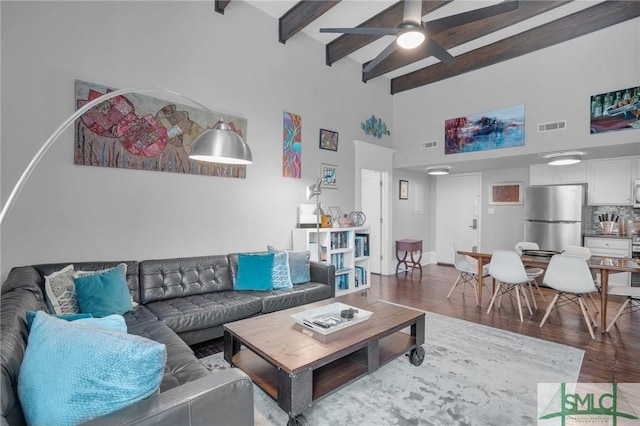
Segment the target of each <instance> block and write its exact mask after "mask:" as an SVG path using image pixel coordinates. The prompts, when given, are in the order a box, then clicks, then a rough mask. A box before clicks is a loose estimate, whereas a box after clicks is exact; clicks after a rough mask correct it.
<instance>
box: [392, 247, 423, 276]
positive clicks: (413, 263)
mask: <svg viewBox="0 0 640 426" xmlns="http://www.w3.org/2000/svg"><path fill="white" fill-rule="evenodd" d="M401 252H403V253H404V254H403V256H402V258H400V253H401ZM409 253H411V255H410V258H409V259H407V256H408V255H409ZM415 253H418V254H419V256H418V259H415V258H414V254H415ZM396 258H397V259H398V265H396V276H398V271H399V270H400V265H404V267H405V271H404V273H405V275H406V274H407V272H408V270H409V269H411V273H413V270H414V269H415V268H417V269H419V270H420V277H422V264H421V263H420V261H421V260H422V240H397V241H396Z"/></svg>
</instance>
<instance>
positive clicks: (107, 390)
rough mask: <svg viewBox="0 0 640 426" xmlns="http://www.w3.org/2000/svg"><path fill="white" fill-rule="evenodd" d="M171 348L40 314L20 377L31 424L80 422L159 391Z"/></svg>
mask: <svg viewBox="0 0 640 426" xmlns="http://www.w3.org/2000/svg"><path fill="white" fill-rule="evenodd" d="M165 362H166V346H165V345H163V344H161V343H158V342H154V341H153V340H149V339H145V338H143V337H140V336H135V335H131V334H127V333H123V332H121V331H114V330H108V329H106V328H101V327H96V326H92V325H87V324H82V323H78V322H77V321H74V322H68V321H64V320H61V319H58V318H55V317H52V316H49V315H47V314H45V313H43V312H37V313H36V316H35V318H34V320H33V324H32V325H31V330H30V333H29V340H28V343H27V350H26V352H25V356H24V360H23V361H22V365H21V367H20V374H19V376H18V397H19V399H20V403H21V405H22V410H23V412H24V415H25V418H26V420H27V423H28V424H29V425H30V426H38V425H48V426H49V425H60V426H64V425H76V424H78V423H81V422H83V421H86V420H89V419H91V418H94V417H98V416H102V415H105V414H108V413H111V412H114V411H117V410H119V409H121V408H124V407H126V406H128V405H131V404H133V403H135V402H136V401H139V400H142V399H144V398H147V397H148V396H150V395H152V394H153V393H154V392H156V391H157V390H158V388H159V386H160V382H161V381H162V376H163V372H164V365H165Z"/></svg>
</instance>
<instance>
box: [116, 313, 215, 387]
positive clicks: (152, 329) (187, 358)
mask: <svg viewBox="0 0 640 426" xmlns="http://www.w3.org/2000/svg"><path fill="white" fill-rule="evenodd" d="M127 331H128V332H129V333H130V334H136V335H138V336H142V337H146V338H147V339H151V340H155V341H156V342H160V343H163V344H164V345H166V346H167V364H166V365H165V367H164V377H163V378H162V383H161V384H160V392H165V391H167V390H169V389H171V388H174V387H177V386H180V385H182V384H184V383H188V382H191V381H193V380H196V379H199V378H201V377H206V376H208V375H209V374H211V373H210V372H209V370H207V368H206V367H204V366H203V365H202V364H201V363H200V362H199V361H198V359H197V358H196V356H195V355H194V354H193V351H192V350H191V348H190V347H189V346H187V344H186V343H185V342H184V341H183V340H182V339H181V338H180V337H178V335H177V334H176V333H174V332H173V331H172V330H171V329H170V328H169V327H167V326H166V325H165V324H164V323H163V322H161V321H155V322H145V323H141V324H135V325H132V326H130V327H128V330H127Z"/></svg>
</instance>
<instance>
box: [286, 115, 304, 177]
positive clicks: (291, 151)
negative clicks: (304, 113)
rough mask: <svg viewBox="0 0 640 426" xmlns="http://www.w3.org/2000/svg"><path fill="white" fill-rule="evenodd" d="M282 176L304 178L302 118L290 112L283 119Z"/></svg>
mask: <svg viewBox="0 0 640 426" xmlns="http://www.w3.org/2000/svg"><path fill="white" fill-rule="evenodd" d="M282 176H284V177H290V178H296V179H300V178H301V177H302V117H300V116H299V115H296V114H292V113H290V112H285V113H284V114H283V119H282Z"/></svg>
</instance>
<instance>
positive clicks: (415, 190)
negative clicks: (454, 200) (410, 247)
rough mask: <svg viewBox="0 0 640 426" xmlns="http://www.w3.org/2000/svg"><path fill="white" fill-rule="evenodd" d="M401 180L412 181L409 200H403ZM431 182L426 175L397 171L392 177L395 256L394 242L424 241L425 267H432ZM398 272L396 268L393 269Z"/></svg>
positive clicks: (410, 182) (395, 261)
mask: <svg viewBox="0 0 640 426" xmlns="http://www.w3.org/2000/svg"><path fill="white" fill-rule="evenodd" d="M400 180H406V181H409V199H408V200H400V199H399V195H400ZM429 181H430V178H429V177H428V176H427V175H426V174H425V173H419V172H412V171H407V170H402V169H396V170H395V172H394V174H393V200H394V207H393V217H394V221H393V241H392V243H393V244H394V246H393V255H394V259H393V260H394V266H395V263H397V260H396V259H395V241H396V240H403V239H411V240H422V249H423V253H424V254H425V256H423V261H422V263H423V264H427V263H429V261H428V258H427V256H426V255H427V251H428V249H429V248H430V247H431V243H430V235H431V232H430V229H429V224H430V222H431V221H432V218H433V217H434V216H433V215H432V203H431V198H430V197H431V188H430V183H429ZM394 270H395V268H394Z"/></svg>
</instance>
